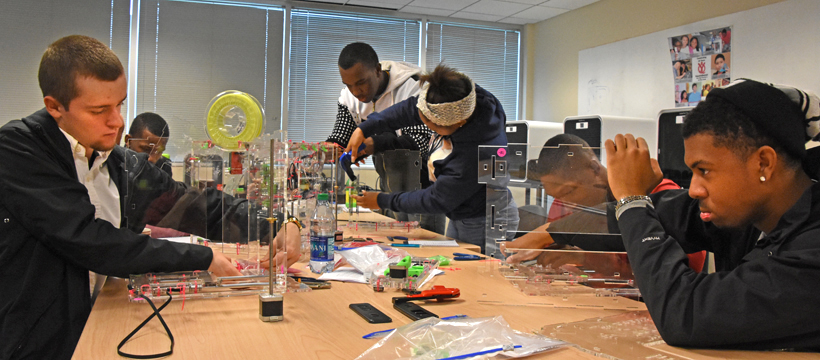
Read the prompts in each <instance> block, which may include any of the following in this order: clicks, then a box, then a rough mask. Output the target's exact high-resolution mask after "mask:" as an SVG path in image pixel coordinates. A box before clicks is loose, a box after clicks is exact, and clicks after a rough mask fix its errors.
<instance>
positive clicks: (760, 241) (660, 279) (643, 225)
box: [618, 183, 820, 351]
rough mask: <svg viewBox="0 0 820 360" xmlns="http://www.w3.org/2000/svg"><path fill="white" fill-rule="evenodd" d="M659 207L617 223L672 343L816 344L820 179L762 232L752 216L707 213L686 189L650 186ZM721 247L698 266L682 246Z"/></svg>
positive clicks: (819, 332)
mask: <svg viewBox="0 0 820 360" xmlns="http://www.w3.org/2000/svg"><path fill="white" fill-rule="evenodd" d="M650 197H651V198H652V201H653V202H654V203H655V208H654V209H652V208H649V207H647V208H633V209H629V210H626V211H624V212H623V214H621V217H620V219H619V220H618V225H619V227H620V230H621V235H622V237H623V241H624V245H625V246H626V250H627V252H628V255H629V262H630V264H632V271H633V273H634V274H635V279H636V282H637V285H638V287H639V288H640V289H641V295H642V296H643V298H644V301H645V302H646V307H647V309H648V310H649V314H650V315H651V316H652V319H653V320H654V321H655V325H656V326H657V327H658V331H659V332H660V334H661V336H662V337H663V339H664V340H665V341H666V342H667V343H668V344H669V345H673V346H688V347H701V348H735V349H782V348H796V349H812V350H813V351H816V350H817V349H820V310H818V307H817V303H818V300H820V293H818V290H817V281H818V280H817V279H820V241H818V239H820V184H818V183H815V184H814V185H812V186H811V187H810V188H809V189H807V190H806V191H805V192H804V193H803V195H802V197H800V199H799V200H798V201H797V203H795V204H794V205H793V206H792V207H791V209H789V210H788V211H787V212H786V213H785V214H784V215H783V217H781V218H780V221H779V222H778V224H777V226H776V227H775V229H774V230H773V231H771V232H770V233H768V234H765V235H764V236H763V237H761V232H760V230H757V229H755V228H754V227H752V226H749V227H747V228H744V229H738V230H723V229H719V228H717V227H715V226H714V225H713V224H712V223H705V222H703V221H702V220H701V219H700V217H699V214H700V209H699V204H698V201H697V200H694V199H692V198H690V197H689V194H688V193H687V191H686V190H668V191H662V192H660V193H657V194H652V195H650ZM699 250H707V251H710V252H712V253H714V255H715V267H716V272H715V273H713V274H705V273H700V274H698V273H696V272H695V271H693V270H692V269H690V268H689V266H687V258H686V253H691V252H694V251H699Z"/></svg>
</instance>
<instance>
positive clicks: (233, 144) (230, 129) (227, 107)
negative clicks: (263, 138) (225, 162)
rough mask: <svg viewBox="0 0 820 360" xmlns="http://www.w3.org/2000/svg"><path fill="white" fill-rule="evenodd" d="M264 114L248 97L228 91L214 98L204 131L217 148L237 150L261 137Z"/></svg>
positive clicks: (206, 117)
mask: <svg viewBox="0 0 820 360" xmlns="http://www.w3.org/2000/svg"><path fill="white" fill-rule="evenodd" d="M264 127H265V111H264V110H263V109H262V105H261V104H260V103H259V101H258V100H256V98H255V97H253V96H252V95H251V94H248V93H244V92H241V91H236V90H228V91H225V92H222V93H220V94H219V95H217V96H215V97H214V98H213V99H212V100H211V103H210V104H209V105H208V113H207V114H206V115H205V131H206V132H207V133H208V137H210V138H211V141H213V143H214V144H215V145H216V146H219V147H220V148H222V149H224V150H239V148H240V143H248V142H251V141H253V140H254V139H256V138H257V137H258V136H259V135H261V134H262V129H263V128H264Z"/></svg>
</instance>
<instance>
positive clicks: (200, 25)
mask: <svg viewBox="0 0 820 360" xmlns="http://www.w3.org/2000/svg"><path fill="white" fill-rule="evenodd" d="M142 1H143V2H142V4H141V14H140V30H139V32H140V34H139V36H140V40H139V63H138V68H137V71H138V74H139V75H138V77H139V79H138V81H139V83H138V90H137V94H136V96H137V113H138V114H139V113H142V112H145V111H150V112H155V113H157V114H159V115H161V116H162V117H163V118H165V120H166V121H168V125H169V129H170V132H171V134H170V140H169V146H168V148H167V152H168V154H169V155H170V156H171V158H172V159H174V160H175V161H179V160H181V157H182V156H184V155H185V154H184V153H182V152H184V151H185V149H184V147H177V146H173V144H175V143H176V144H179V143H180V142H185V141H190V140H207V139H208V135H207V133H206V131H205V114H206V112H207V110H208V109H207V108H208V104H209V103H210V101H211V99H213V97H214V96H216V95H218V94H219V93H221V92H223V91H226V90H239V91H244V92H246V93H249V94H251V95H253V96H254V97H255V98H256V99H257V100H259V102H260V103H261V104H262V106H263V108H264V109H265V117H266V119H265V120H266V121H265V129H264V131H263V133H272V132H273V131H275V130H278V129H279V115H280V113H281V111H280V108H281V105H280V104H281V100H282V96H281V87H282V86H281V84H282V82H281V76H282V75H281V74H282V38H283V23H284V11H283V10H282V9H281V8H279V7H266V6H261V5H249V4H245V3H239V4H237V3H226V2H204V1H196V2H195V1H171V0H142ZM126 131H127V129H126Z"/></svg>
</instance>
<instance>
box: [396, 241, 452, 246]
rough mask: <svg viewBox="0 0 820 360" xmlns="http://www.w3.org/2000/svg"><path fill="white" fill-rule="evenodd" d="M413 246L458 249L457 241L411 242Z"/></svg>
mask: <svg viewBox="0 0 820 360" xmlns="http://www.w3.org/2000/svg"><path fill="white" fill-rule="evenodd" d="M408 243H409V244H411V245H421V246H433V247H458V243H457V242H456V241H455V240H410V241H408Z"/></svg>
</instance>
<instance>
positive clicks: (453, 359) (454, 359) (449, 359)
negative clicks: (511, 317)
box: [439, 345, 521, 360]
mask: <svg viewBox="0 0 820 360" xmlns="http://www.w3.org/2000/svg"><path fill="white" fill-rule="evenodd" d="M520 348H521V345H513V346H512V348H508V347H506V346H502V347H500V348H495V349H490V350H484V351H477V352H474V353H470V354H464V355H458V356H451V357H446V358H439V360H460V359H469V358H471V357H475V356H479V355H486V354H492V353H494V352H499V351H508V350H513V349H520Z"/></svg>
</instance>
